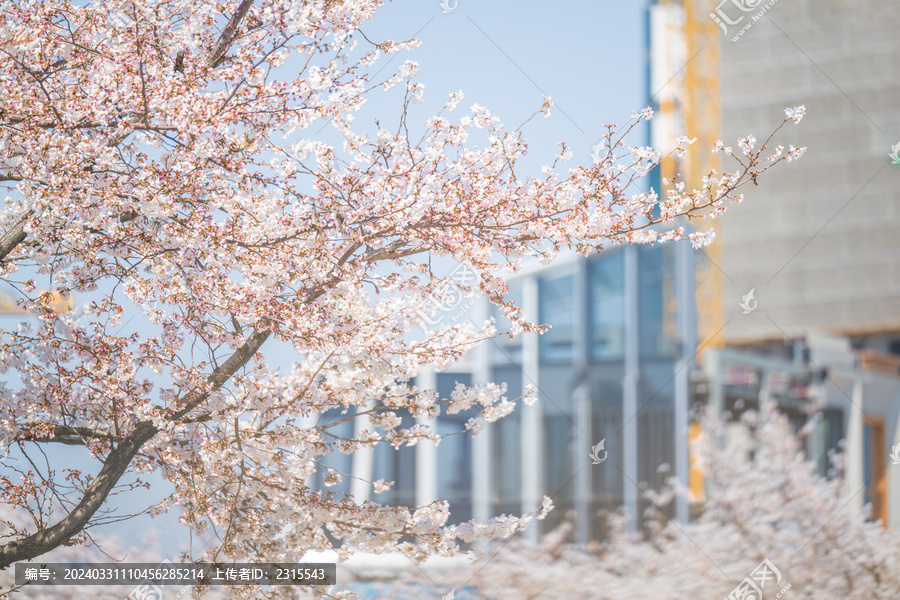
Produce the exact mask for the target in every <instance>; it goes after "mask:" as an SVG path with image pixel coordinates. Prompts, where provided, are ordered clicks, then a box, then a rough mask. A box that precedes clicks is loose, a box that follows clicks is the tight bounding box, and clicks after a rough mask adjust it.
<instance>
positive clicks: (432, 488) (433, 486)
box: [415, 367, 438, 506]
mask: <svg viewBox="0 0 900 600" xmlns="http://www.w3.org/2000/svg"><path fill="white" fill-rule="evenodd" d="M416 383H417V387H418V388H419V389H421V390H428V389H432V390H433V389H435V388H436V387H437V373H435V371H434V369H433V368H431V367H423V368H422V369H421V370H420V371H419V375H418V377H417V378H416ZM416 423H418V424H420V425H428V426H430V427H431V431H432V433H437V419H429V418H426V417H418V418H417V419H416ZM415 451H416V480H415V481H416V506H424V505H426V504H429V503H431V502H434V501H435V500H437V499H438V497H437V495H438V489H437V488H438V482H437V446H436V445H435V444H434V442H427V441H426V442H420V443H418V444H416V445H415Z"/></svg>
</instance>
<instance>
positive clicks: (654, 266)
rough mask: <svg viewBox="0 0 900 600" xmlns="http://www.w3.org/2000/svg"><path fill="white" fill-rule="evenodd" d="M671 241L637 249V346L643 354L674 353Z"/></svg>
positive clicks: (662, 354)
mask: <svg viewBox="0 0 900 600" xmlns="http://www.w3.org/2000/svg"><path fill="white" fill-rule="evenodd" d="M674 250H675V246H674V245H672V244H662V245H659V246H650V245H642V246H640V247H639V250H638V264H639V267H638V273H639V274H638V281H639V286H640V289H639V291H638V296H639V299H640V302H639V313H638V319H639V321H640V342H639V343H640V349H641V355H642V356H672V355H674V354H675V349H676V345H675V339H676V338H675V287H674V285H675V278H674Z"/></svg>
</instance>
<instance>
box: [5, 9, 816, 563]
mask: <svg viewBox="0 0 900 600" xmlns="http://www.w3.org/2000/svg"><path fill="white" fill-rule="evenodd" d="M377 4H378V3H375V2H362V1H360V0H258V1H256V2H254V1H253V0H240V2H237V1H228V2H211V1H208V0H166V1H161V2H154V3H145V2H141V1H139V0H98V1H92V2H89V3H83V2H71V1H68V0H54V1H52V2H36V1H24V0H23V1H21V2H6V3H3V4H2V5H0V92H2V93H0V98H2V100H0V148H2V155H0V180H2V181H3V182H6V183H5V185H6V186H7V187H8V189H9V192H8V193H9V196H8V197H7V198H6V199H5V201H4V203H3V206H2V211H0V268H2V277H3V278H4V281H6V282H7V283H8V284H9V285H12V286H14V287H15V288H16V289H17V290H18V291H19V293H20V295H21V299H20V300H19V302H20V304H21V306H22V308H23V309H25V310H28V311H29V312H30V313H31V314H33V315H34V319H32V320H30V321H26V322H23V323H20V324H19V325H18V326H17V327H14V328H8V329H7V330H5V331H3V332H2V339H0V370H2V372H3V373H5V375H6V380H5V381H4V382H2V383H0V386H2V387H0V393H2V397H3V402H2V407H0V439H2V443H3V444H4V445H5V446H6V447H11V448H34V447H43V446H54V445H65V444H68V445H76V446H80V447H83V448H85V449H86V450H87V451H89V452H90V455H91V456H92V457H93V458H94V459H95V460H96V461H97V464H98V467H99V470H98V472H97V474H96V475H95V476H88V475H85V474H82V473H78V472H73V471H68V472H66V471H62V470H60V471H58V472H55V474H54V475H53V476H52V477H48V476H46V475H43V476H40V475H38V474H36V473H35V472H34V471H33V470H23V471H22V472H21V473H18V474H15V476H13V477H4V478H2V479H0V493H2V494H3V500H4V501H5V502H7V503H8V504H10V505H12V506H15V507H20V508H22V509H27V510H29V511H30V512H31V514H32V515H33V519H31V520H30V521H29V522H27V523H26V524H19V525H17V524H14V523H13V522H9V523H6V525H7V528H6V531H5V532H4V536H5V537H3V540H2V545H0V567H6V566H8V565H10V564H12V563H14V562H17V561H23V560H29V559H34V558H37V557H40V556H43V555H44V554H45V553H47V552H49V551H51V550H53V549H54V548H57V547H59V546H61V545H64V544H73V543H75V544H77V543H79V542H81V541H83V540H84V539H85V531H86V530H87V529H88V528H89V527H91V526H93V525H96V524H98V523H99V522H100V520H99V515H100V513H99V512H98V511H100V510H101V508H102V507H104V504H105V503H107V501H108V498H109V496H110V494H111V493H114V492H124V491H127V489H123V488H122V486H123V485H125V486H128V485H143V484H144V483H145V482H146V477H147V476H148V474H150V473H156V474H158V475H161V476H162V477H164V478H165V479H166V480H168V481H169V482H171V484H172V486H173V487H174V491H173V493H172V495H171V497H170V498H169V499H168V500H167V501H166V502H164V503H163V504H161V505H158V506H155V507H154V510H155V511H156V512H161V511H164V510H167V509H168V508H170V507H178V508H179V509H180V510H182V511H183V517H182V520H183V522H184V523H185V524H186V525H187V526H188V527H190V528H192V529H193V530H194V531H196V532H198V533H202V532H204V531H205V530H207V529H208V528H210V527H212V528H214V529H215V532H216V534H217V536H218V540H219V543H218V545H217V546H216V547H215V548H214V549H213V550H211V551H210V552H209V553H208V555H207V556H206V558H214V557H223V556H227V557H231V558H240V559H242V560H248V561H256V560H266V559H277V560H280V561H294V560H298V559H299V558H300V557H301V556H303V554H304V553H305V552H307V551H308V550H324V549H328V548H330V547H332V545H333V544H334V540H336V539H337V540H340V542H341V544H340V549H339V552H340V557H341V558H344V557H346V556H348V555H349V554H350V553H351V552H353V551H355V550H364V551H368V552H376V553H378V552H385V551H388V550H396V549H399V550H401V551H402V552H404V553H406V554H407V555H408V556H409V557H410V558H412V559H413V560H416V561H420V560H423V559H425V558H426V557H428V556H430V555H433V554H454V553H456V552H458V551H459V546H458V542H459V541H460V540H462V541H472V540H474V539H476V538H495V537H502V536H508V535H510V534H511V533H512V532H514V531H516V530H518V529H520V528H521V527H524V526H525V525H526V524H527V523H528V522H529V521H530V520H532V519H534V518H541V517H542V516H543V515H544V514H546V511H547V510H549V509H550V506H551V503H550V501H549V499H547V500H545V501H544V503H543V505H542V506H540V507H534V512H532V513H529V514H527V515H525V516H523V517H501V518H497V519H493V520H492V521H490V522H488V523H478V524H475V523H467V524H463V525H460V526H454V527H449V526H446V525H445V523H446V520H447V517H448V509H447V504H446V503H444V502H436V503H433V504H431V505H428V506H422V507H391V506H382V505H380V504H378V503H375V502H370V501H366V502H362V503H360V504H358V503H357V502H355V501H354V499H353V498H351V497H347V496H344V497H341V496H339V495H337V494H334V493H328V490H325V491H313V490H311V489H310V488H309V487H307V485H306V484H305V482H306V479H307V477H308V476H310V475H311V474H312V473H314V472H316V470H317V469H321V468H323V467H322V465H321V464H320V462H321V460H322V458H323V457H324V456H326V455H328V454H331V453H335V452H341V453H348V454H349V453H353V452H355V451H356V450H357V449H359V448H372V447H374V446H375V445H376V444H390V445H391V446H393V447H395V448H399V447H400V446H403V445H414V444H416V443H419V442H422V441H423V440H429V441H434V440H437V439H439V438H438V436H437V435H436V433H435V432H434V431H432V430H431V429H429V428H428V427H427V426H421V425H420V426H415V427H411V428H401V427H400V424H401V420H400V418H399V417H398V411H399V410H400V409H408V410H410V411H411V412H412V414H413V415H414V416H416V417H434V416H435V415H437V414H439V413H440V411H441V410H445V411H447V412H449V413H456V412H459V411H461V410H465V409H468V408H472V407H477V408H478V409H479V410H480V411H481V413H480V417H478V418H475V419H472V420H471V421H470V422H469V424H468V425H467V431H469V432H470V433H471V434H473V435H474V434H475V433H477V431H478V429H479V428H480V426H481V425H482V424H483V423H484V422H491V421H494V420H496V419H498V418H500V417H502V416H503V415H504V414H507V413H509V412H510V411H511V410H512V409H513V408H514V406H515V402H516V399H512V400H507V399H506V398H505V396H504V390H503V388H502V387H501V386H494V385H489V386H481V387H471V388H464V389H459V390H458V391H457V392H455V393H454V394H453V395H452V396H451V397H450V398H439V397H437V396H436V394H435V392H434V390H429V389H419V388H416V387H415V386H413V385H411V384H410V383H409V382H410V381H411V379H412V378H413V377H414V376H415V375H416V373H417V372H418V370H419V369H420V368H421V367H423V366H426V365H427V366H434V367H437V368H444V367H446V366H448V365H450V364H451V363H452V362H453V361H455V360H457V359H458V358H459V357H460V356H461V355H463V354H464V353H465V352H466V351H468V350H469V349H470V348H472V346H473V345H474V344H476V343H478V342H479V341H482V340H484V339H486V338H488V337H490V336H495V335H499V334H501V333H510V334H511V335H516V334H518V333H520V332H523V331H528V332H534V331H540V330H541V328H540V327H538V326H537V325H536V324H534V323H531V322H529V321H528V320H527V319H526V318H525V317H524V316H523V315H522V313H521V311H520V309H519V308H518V307H516V306H515V305H514V304H513V303H512V302H510V301H508V300H507V299H506V298H505V292H506V290H507V288H506V285H505V283H504V279H503V273H504V271H515V270H516V269H517V268H518V267H519V265H521V263H522V261H523V260H526V259H530V258H537V259H540V260H543V261H549V260H552V259H553V257H554V256H555V255H556V254H557V253H558V252H559V251H560V250H562V249H565V248H572V249H575V250H577V251H578V252H580V253H583V254H585V255H586V254H588V253H590V252H593V251H596V250H597V249H600V248H603V247H605V246H609V245H614V244H621V243H646V242H650V243H653V242H663V241H671V240H677V239H680V238H681V237H682V236H683V235H685V233H686V232H685V231H684V229H683V228H682V227H681V226H674V220H675V219H676V218H677V217H679V216H687V217H688V218H699V217H702V216H712V217H715V216H718V215H720V214H722V213H723V211H724V210H725V209H726V205H727V203H728V202H729V201H740V200H741V199H742V195H741V194H740V193H739V191H738V190H739V188H740V187H741V186H743V185H745V184H746V183H748V182H750V181H754V182H755V181H756V177H757V176H758V175H760V174H761V173H762V172H764V171H765V170H767V169H768V168H771V167H772V166H774V165H776V164H778V163H780V162H782V161H785V160H792V159H793V158H797V157H799V156H800V155H801V154H802V153H803V149H795V148H793V147H791V148H790V149H789V151H788V152H787V153H786V154H785V153H783V148H781V147H779V148H777V149H774V150H773V149H771V148H769V146H768V145H769V142H770V140H771V139H772V138H771V137H770V138H769V140H767V142H765V143H763V144H762V145H761V146H760V147H759V148H757V144H756V140H755V138H753V137H752V136H750V137H748V138H745V139H743V140H741V141H740V149H741V152H736V153H731V150H730V149H726V150H727V151H728V152H729V153H730V154H731V155H732V156H733V157H734V158H735V159H736V161H737V162H736V166H735V168H734V170H733V171H732V170H728V171H726V172H724V173H721V174H718V173H710V174H709V176H708V177H707V178H705V179H704V181H703V185H702V186H701V187H700V188H699V189H695V190H692V191H687V190H686V189H685V186H684V184H683V183H681V182H671V189H669V190H668V191H667V192H666V194H665V195H664V196H662V197H657V195H656V193H655V192H653V191H650V192H643V193H641V192H635V191H634V189H635V187H634V184H635V183H636V182H637V180H639V179H640V178H642V177H643V176H645V175H646V174H647V173H648V172H649V171H650V169H652V168H653V167H654V166H655V165H656V164H658V163H659V161H660V160H662V159H663V158H664V156H661V153H660V152H659V151H657V150H654V149H651V148H643V147H629V146H628V144H627V136H628V134H629V132H631V131H633V129H634V128H635V127H636V126H637V125H638V124H639V123H640V122H641V121H642V120H646V119H649V118H651V116H652V111H650V110H649V109H647V110H644V111H642V112H640V113H635V114H634V115H633V118H632V120H631V121H630V122H629V123H627V124H626V125H624V126H622V127H617V126H609V128H608V130H607V133H606V137H605V140H604V147H603V150H602V151H601V152H599V153H597V152H595V154H596V158H595V159H594V160H593V162H592V163H591V164H589V165H578V166H572V167H568V168H563V167H564V163H565V162H567V161H569V160H570V159H571V156H572V154H571V151H570V150H569V149H568V148H567V146H566V145H565V144H562V145H561V147H560V150H559V152H558V154H557V155H556V158H555V159H554V161H552V164H550V165H548V166H546V167H545V168H544V169H543V172H542V173H541V174H540V175H539V176H526V175H525V174H523V173H521V172H520V169H519V168H517V161H518V160H519V159H520V158H521V157H522V156H523V155H524V154H525V152H526V149H527V147H526V143H525V141H524V138H523V133H522V129H523V126H520V127H518V128H515V129H513V130H507V129H505V128H504V126H503V125H502V124H501V123H500V121H499V119H498V118H497V117H496V116H494V115H493V114H492V113H491V112H489V111H488V110H487V109H486V108H484V107H480V106H477V105H473V106H472V107H471V108H470V109H469V111H468V113H467V114H466V115H465V116H462V117H458V118H454V117H452V115H451V113H452V112H453V111H454V110H455V109H456V107H457V105H458V104H459V102H461V100H462V94H461V93H455V94H453V95H451V97H450V98H449V100H448V101H447V102H446V105H445V107H444V109H443V110H441V111H440V112H439V114H437V115H436V116H433V117H431V118H429V119H421V120H420V121H416V122H414V121H413V119H412V117H411V108H410V107H411V105H412V103H415V102H417V101H420V100H421V99H422V96H423V93H424V90H423V86H422V85H421V84H419V83H417V82H416V81H415V73H416V64H415V63H413V62H410V61H407V62H406V63H404V64H403V65H402V66H400V67H399V68H398V69H397V70H396V72H394V73H392V74H390V75H388V76H387V77H385V78H384V79H381V80H378V79H376V78H375V77H374V76H373V75H371V71H372V65H373V64H375V62H376V61H377V60H379V59H380V58H381V57H382V56H383V55H386V54H392V53H396V52H400V51H405V50H407V49H410V48H413V47H415V46H416V45H417V42H415V41H403V42H395V41H389V40H377V39H375V40H373V39H372V37H374V36H369V35H367V33H366V29H365V27H366V26H365V23H366V21H367V19H369V18H370V17H371V16H372V14H373V12H374V11H375V10H376V7H377ZM369 33H371V32H369ZM392 88H396V89H395V90H394V91H393V92H390V93H391V94H394V95H395V96H396V99H397V102H398V115H399V116H398V117H397V118H396V120H395V121H394V122H392V123H391V124H390V125H387V124H383V123H381V122H380V121H376V122H375V123H371V124H369V125H368V126H361V125H357V124H356V123H355V120H354V116H355V114H356V113H357V112H358V111H359V109H360V108H361V107H363V106H364V104H365V103H366V102H367V100H368V98H369V97H371V95H372V94H375V93H380V91H381V90H382V89H385V90H390V89H392ZM551 106H552V102H551V101H550V100H549V99H547V100H546V102H545V103H544V105H543V107H541V108H540V110H538V111H536V113H535V115H539V114H544V115H545V116H546V115H549V113H550V109H551ZM788 112H789V114H788V116H787V118H786V119H785V120H784V121H783V122H782V125H784V124H785V123H787V122H788V121H789V120H791V119H793V120H796V121H799V119H800V117H802V108H801V109H792V110H791V111H788ZM324 124H330V125H331V126H333V128H334V130H335V131H336V133H337V135H339V136H340V138H341V139H342V140H343V142H342V144H341V145H339V146H334V145H329V144H327V143H325V142H324V141H322V140H321V139H316V137H315V134H314V131H315V130H317V129H318V127H321V126H322V125H324ZM778 129H780V126H779V128H778ZM416 130H421V131H422V132H423V133H422V134H421V135H414V134H413V133H411V132H412V131H416ZM776 131H777V129H776ZM470 136H471V139H469V138H470ZM691 143H692V140H691V139H689V138H687V137H682V138H680V139H679V141H678V144H677V147H675V148H670V149H668V151H669V154H666V156H669V155H671V154H672V153H674V154H676V155H681V154H683V153H684V152H685V151H687V149H688V146H689V145H690V144H691ZM722 149H723V148H716V149H714V151H716V150H719V151H721V150H722ZM706 151H709V149H707V150H706ZM690 236H691V238H692V240H693V241H694V243H695V244H696V245H702V244H704V243H708V241H709V240H710V239H711V234H710V233H709V232H706V233H691V234H690ZM432 257H449V258H450V259H452V260H454V261H456V262H458V263H461V264H463V265H465V266H466V267H467V268H468V269H470V270H471V271H473V272H474V273H475V274H477V276H478V283H477V287H474V284H473V286H468V287H467V288H466V290H465V291H466V292H467V293H480V294H483V295H484V296H486V297H487V298H488V299H489V301H490V302H492V303H493V304H495V305H496V306H498V307H499V308H500V309H501V310H502V312H503V314H504V315H505V316H506V317H508V319H509V320H510V322H511V323H512V326H511V328H510V331H508V332H500V331H498V330H497V328H496V325H495V324H494V323H493V322H490V321H489V322H486V323H484V324H481V325H478V326H475V325H465V324H462V325H458V326H455V327H452V328H451V327H444V328H441V329H438V330H435V331H430V332H428V333H427V334H426V335H425V336H424V339H420V338H421V336H419V338H416V337H415V336H411V335H409V334H408V333H409V332H410V331H412V330H413V329H415V328H416V326H417V325H418V322H417V320H416V314H417V312H419V311H420V309H421V307H422V306H423V302H424V301H425V299H427V298H428V297H429V295H430V294H433V293H435V291H436V290H438V289H440V288H441V287H442V286H443V285H444V284H445V283H446V280H445V279H444V278H441V277H437V276H435V275H434V274H433V273H432V272H431V270H430V268H429V265H430V259H431V258H432ZM55 295H58V296H59V297H62V298H68V297H70V296H72V295H74V297H75V298H76V299H81V300H80V301H79V302H76V304H81V308H80V309H79V310H73V311H68V312H65V311H61V310H55V309H54V306H57V305H56V304H54V303H53V299H54V298H55V297H56V296H55ZM138 310H140V311H141V312H142V313H143V314H144V315H146V318H147V319H148V320H149V323H148V328H149V329H147V330H146V331H143V332H137V331H135V332H131V333H128V332H126V333H120V331H119V330H120V328H121V327H122V326H123V325H124V324H123V323H122V322H121V321H122V318H123V315H127V314H130V313H133V312H135V311H138ZM148 331H149V332H150V333H147V332H148ZM276 353H277V354H278V355H279V356H281V357H283V356H291V357H292V360H291V367H290V368H286V369H285V368H281V367H277V366H274V365H273V364H272V361H271V360H270V359H271V357H272V356H273V355H274V354H276ZM267 356H268V359H269V360H267ZM332 409H339V410H343V411H345V412H346V418H347V419H351V418H365V419H368V425H367V427H366V429H364V430H363V431H362V433H361V434H359V435H358V436H357V437H354V438H342V437H340V436H338V435H337V434H335V433H334V428H333V424H329V425H318V424H316V422H315V420H314V419H313V420H312V421H310V419H309V417H310V416H312V415H319V414H323V413H325V412H327V411H329V410H332ZM342 476H344V474H341V473H338V472H337V471H335V470H329V471H328V472H327V473H326V482H327V483H329V484H332V483H335V482H336V481H338V480H339V479H340V478H341V477H342ZM128 478H130V479H128ZM126 481H128V482H130V483H126ZM387 485H389V483H388V482H383V483H382V482H379V489H383V488H384V487H385V486H387ZM62 497H65V499H66V502H62V501H61V500H60V499H61V498H62Z"/></svg>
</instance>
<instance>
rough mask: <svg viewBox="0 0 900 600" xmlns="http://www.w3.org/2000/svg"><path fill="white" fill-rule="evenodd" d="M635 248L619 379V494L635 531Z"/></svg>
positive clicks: (629, 262)
mask: <svg viewBox="0 0 900 600" xmlns="http://www.w3.org/2000/svg"><path fill="white" fill-rule="evenodd" d="M638 284H639V282H638V248H637V246H634V245H628V246H626V247H625V376H624V378H623V381H622V474H623V479H622V496H623V501H624V507H623V508H624V510H625V515H626V518H627V519H628V528H629V531H631V532H635V531H637V510H638V488H637V486H638V483H639V482H638V472H637V471H638V469H637V465H638V462H637V455H638V439H637V418H638V416H637V404H638V383H639V380H638V378H639V373H640V352H639V348H638V344H639V342H640V337H639V335H638V333H639V332H638V323H639V315H638V307H639V304H638V293H639V285H638Z"/></svg>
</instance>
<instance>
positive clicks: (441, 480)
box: [437, 373, 479, 525]
mask: <svg viewBox="0 0 900 600" xmlns="http://www.w3.org/2000/svg"><path fill="white" fill-rule="evenodd" d="M457 383H462V384H463V385H471V384H472V375H471V374H469V373H438V374H437V393H438V396H439V397H440V398H448V397H450V394H452V393H453V390H454V388H455V387H456V384H457ZM478 414H479V411H478V409H477V408H475V407H473V408H470V409H468V410H465V411H462V412H459V413H456V414H454V415H448V414H446V413H445V412H443V411H442V412H441V415H440V416H439V417H438V419H437V433H438V434H439V435H448V434H457V435H450V436H449V437H446V438H444V439H443V440H441V443H440V445H439V446H438V448H437V487H438V490H437V495H438V498H440V499H441V500H447V501H448V502H449V503H450V519H449V520H448V521H447V522H448V524H451V525H455V524H457V523H461V522H463V521H468V520H469V519H471V518H472V435H471V434H470V433H468V432H465V427H466V421H468V420H469V419H470V418H472V417H476V416H478ZM460 432H463V433H460Z"/></svg>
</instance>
